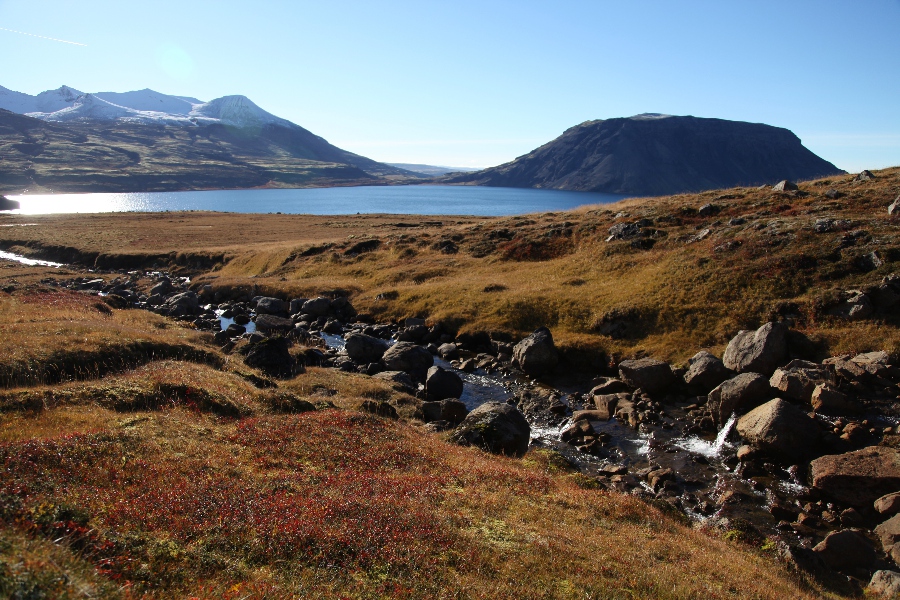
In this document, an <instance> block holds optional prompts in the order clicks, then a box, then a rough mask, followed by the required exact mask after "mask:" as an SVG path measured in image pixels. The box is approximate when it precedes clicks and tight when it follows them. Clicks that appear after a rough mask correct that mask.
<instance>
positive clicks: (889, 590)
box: [867, 570, 900, 598]
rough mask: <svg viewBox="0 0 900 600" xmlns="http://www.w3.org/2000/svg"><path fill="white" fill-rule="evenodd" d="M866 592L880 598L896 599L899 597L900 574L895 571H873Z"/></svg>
mask: <svg viewBox="0 0 900 600" xmlns="http://www.w3.org/2000/svg"><path fill="white" fill-rule="evenodd" d="M867 591H868V592H869V593H871V594H873V595H877V596H881V597H882V598H897V597H898V596H900V573H898V572H896V571H887V570H881V571H875V574H874V575H872V579H871V581H869V587H868V588H867Z"/></svg>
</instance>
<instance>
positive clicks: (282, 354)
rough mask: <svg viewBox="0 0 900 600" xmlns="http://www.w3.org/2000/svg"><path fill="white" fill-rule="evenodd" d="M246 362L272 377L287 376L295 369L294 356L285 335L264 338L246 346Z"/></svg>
mask: <svg viewBox="0 0 900 600" xmlns="http://www.w3.org/2000/svg"><path fill="white" fill-rule="evenodd" d="M244 364H246V365H247V366H248V367H253V368H254V369H259V370H260V371H262V372H263V373H265V374H266V375H268V376H270V377H280V378H287V377H291V376H292V375H293V374H294V371H295V365H294V358H293V357H292V356H291V353H290V351H289V345H288V341H287V339H285V338H283V337H274V338H263V339H262V340H260V341H259V342H257V343H255V344H250V345H248V346H247V348H246V355H245V356H244Z"/></svg>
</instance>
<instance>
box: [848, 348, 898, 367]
mask: <svg viewBox="0 0 900 600" xmlns="http://www.w3.org/2000/svg"><path fill="white" fill-rule="evenodd" d="M850 360H852V361H853V362H855V363H856V364H858V365H885V366H888V365H890V364H891V355H890V354H888V353H887V352H885V351H884V350H879V351H876V352H866V353H864V354H857V355H856V356H854V357H853V358H851V359H850Z"/></svg>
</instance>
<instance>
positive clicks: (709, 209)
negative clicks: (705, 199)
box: [697, 204, 722, 217]
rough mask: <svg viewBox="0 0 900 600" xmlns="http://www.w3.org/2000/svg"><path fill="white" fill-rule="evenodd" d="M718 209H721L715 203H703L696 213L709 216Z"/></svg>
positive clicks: (717, 211)
mask: <svg viewBox="0 0 900 600" xmlns="http://www.w3.org/2000/svg"><path fill="white" fill-rule="evenodd" d="M720 210H722V209H721V208H720V207H718V206H716V205H715V204H704V205H703V206H701V207H700V209H699V210H698V211H697V214H699V215H700V216H701V217H711V216H712V215H715V214H718V213H719V211H720Z"/></svg>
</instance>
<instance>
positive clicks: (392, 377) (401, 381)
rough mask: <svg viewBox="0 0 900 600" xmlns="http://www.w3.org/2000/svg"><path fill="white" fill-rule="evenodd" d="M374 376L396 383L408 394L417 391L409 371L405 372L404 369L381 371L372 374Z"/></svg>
mask: <svg viewBox="0 0 900 600" xmlns="http://www.w3.org/2000/svg"><path fill="white" fill-rule="evenodd" d="M372 377H374V378H375V379H382V380H384V381H390V382H393V383H396V384H398V385H399V386H400V388H401V389H402V390H403V391H404V392H406V393H408V394H415V393H416V384H415V382H414V381H413V380H412V378H411V377H410V376H409V373H404V372H403V371H381V372H380V373H376V374H375V375H372Z"/></svg>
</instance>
